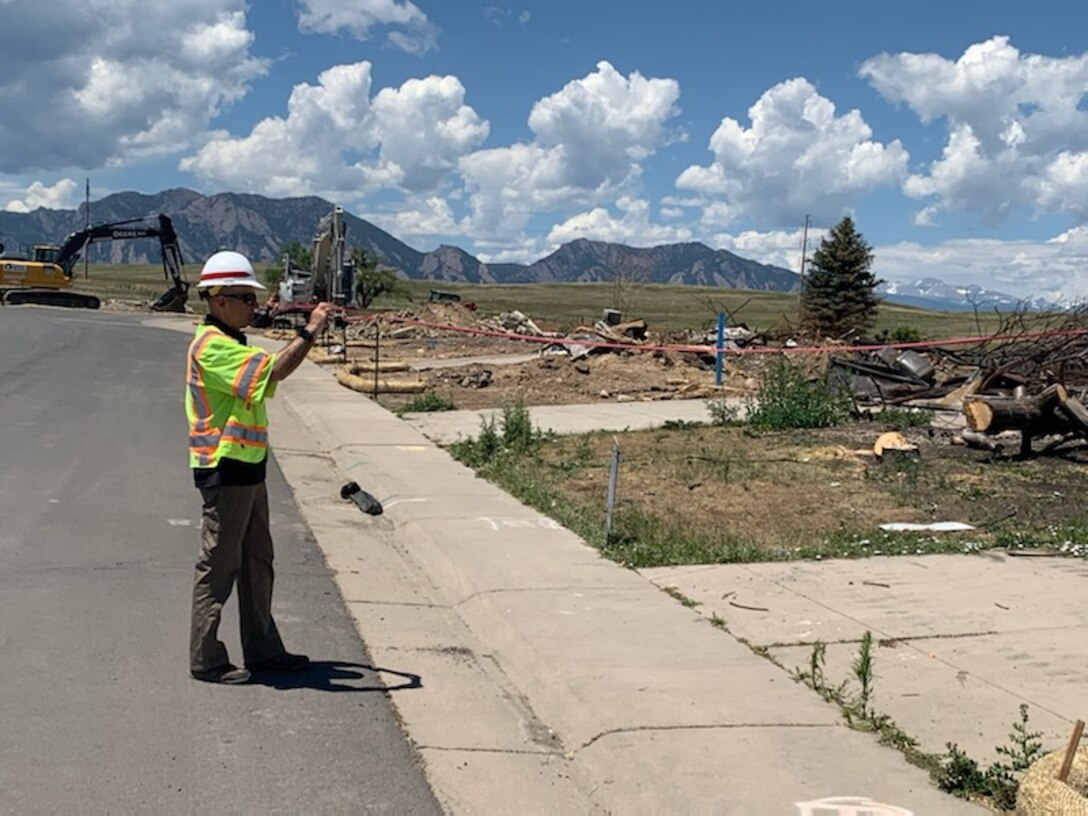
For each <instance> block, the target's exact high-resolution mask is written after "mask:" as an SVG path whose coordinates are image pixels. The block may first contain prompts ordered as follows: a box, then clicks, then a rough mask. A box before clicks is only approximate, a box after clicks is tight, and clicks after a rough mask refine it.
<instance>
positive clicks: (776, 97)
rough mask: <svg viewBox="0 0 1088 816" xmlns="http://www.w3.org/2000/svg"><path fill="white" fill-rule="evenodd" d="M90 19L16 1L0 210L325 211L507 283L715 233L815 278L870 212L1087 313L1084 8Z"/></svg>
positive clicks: (949, 265)
mask: <svg viewBox="0 0 1088 816" xmlns="http://www.w3.org/2000/svg"><path fill="white" fill-rule="evenodd" d="M90 6H91V4H88V3H86V2H85V0H54V2H51V3H50V4H43V3H40V2H32V0H6V2H0V29H3V30H4V31H6V32H13V31H14V32H20V33H22V35H23V36H22V37H20V38H16V39H15V40H14V41H13V40H12V39H11V38H10V36H9V37H8V40H7V41H8V45H7V46H6V47H5V62H4V66H5V67H4V70H3V73H0V106H2V109H3V110H5V111H6V112H7V113H6V114H5V116H4V117H3V119H2V120H0V208H6V209H9V210H16V211H25V210H28V209H33V208H34V207H37V206H49V207H72V206H74V205H75V204H77V203H78V201H79V200H80V198H81V196H82V191H83V179H84V178H87V177H89V178H90V179H91V185H92V198H97V197H101V196H103V195H106V194H108V193H110V192H116V191H120V190H129V189H134V190H139V191H142V192H155V191H158V190H161V189H165V188H167V187H174V186H185V187H190V188H193V189H196V190H199V191H201V192H205V193H213V192H219V191H225V190H229V191H235V192H255V193H261V194H265V195H270V196H275V197H284V196H290V195H309V194H317V195H322V196H324V197H326V198H328V199H330V200H331V201H334V202H336V203H339V204H342V205H343V206H345V207H346V208H347V209H349V210H350V211H352V212H354V213H356V214H358V215H360V216H362V217H364V218H367V219H368V220H371V221H372V222H374V223H376V224H377V225H379V226H381V227H383V228H384V229H387V230H388V231H390V232H392V233H393V234H394V235H396V236H397V237H399V238H401V239H402V240H404V241H406V242H407V243H409V244H411V245H412V246H414V247H416V248H418V249H421V250H428V249H432V248H434V247H435V246H437V245H438V244H440V243H447V244H455V245H458V246H461V247H463V248H465V249H466V250H468V251H470V252H473V253H474V254H476V255H478V256H479V257H481V258H482V259H484V260H488V261H505V260H517V261H531V260H535V259H536V258H539V257H541V256H543V255H545V254H547V253H548V252H550V251H552V250H554V249H555V248H556V247H558V246H559V245H561V244H562V243H564V242H565V241H569V240H572V239H574V238H578V237H586V238H591V239H598V240H608V241H618V242H623V243H627V244H630V245H633V246H652V245H655V244H660V243H669V242H674V241H687V240H694V241H702V242H704V243H706V244H708V245H710V246H713V247H715V248H725V249H729V250H731V251H734V252H736V253H737V254H740V255H742V256H745V257H751V258H755V259H757V260H760V261H764V262H769V263H776V264H779V265H782V266H786V267H788V268H791V269H795V270H796V269H797V267H798V264H799V260H800V244H801V225H802V223H803V221H804V217H805V215H810V216H811V218H812V222H813V227H814V229H813V233H812V235H813V239H814V240H818V239H819V237H820V234H821V232H820V231H821V230H822V229H826V228H827V227H829V226H831V225H832V224H833V223H834V222H835V221H837V220H838V219H839V218H840V217H841V216H842V215H844V214H850V215H852V216H853V217H854V218H855V220H856V222H857V224H858V227H859V228H860V229H861V231H862V232H863V234H864V235H865V236H866V237H867V239H868V240H869V241H870V243H872V244H873V245H874V248H875V251H876V263H875V267H876V272H877V274H878V275H880V276H882V277H884V278H886V279H889V280H910V279H913V278H918V277H923V276H932V277H938V278H941V279H943V280H946V281H948V282H951V283H958V284H967V283H977V284H980V285H983V286H986V287H988V288H992V289H997V290H1001V291H1005V292H1009V293H1011V294H1016V295H1024V296H1026V295H1042V296H1052V297H1056V296H1064V297H1066V298H1070V299H1073V298H1081V297H1085V296H1088V264H1086V263H1085V261H1088V225H1086V222H1088V38H1086V37H1085V35H1084V33H1083V32H1084V31H1086V30H1088V5H1086V4H1084V3H1083V2H1060V1H1059V2H1044V3H1038V4H1028V3H1025V2H1022V1H1021V2H1004V1H1003V0H996V1H991V2H976V1H975V0H957V2H942V3H936V2H929V1H928V0H920V2H915V3H912V4H910V5H909V7H907V6H902V5H896V6H892V5H889V4H878V3H872V2H854V1H853V0H850V1H848V2H847V1H843V0H840V1H839V2H835V3H825V4H816V3H800V2H776V1H775V0H769V1H768V2H760V3H756V4H744V5H741V4H739V3H729V2H710V1H709V0H708V1H707V2H702V1H701V0H700V1H696V0H675V1H674V2H672V3H660V2H647V1H646V0H626V1H625V2H604V0H582V2H579V3H574V2H567V1H566V0H552V2H535V0H534V1H533V2H518V3H504V2H491V3H476V2H465V1H463V0H461V1H459V2H450V0H446V1H445V2H427V0H415V2H407V1H406V0H261V3H259V4H258V3H251V4H250V5H248V6H247V5H246V4H245V3H244V2H243V0H171V2H169V3H167V2H162V0H140V2H137V0H112V2H110V3H108V4H103V5H102V6H101V7H100V8H97V9H92V8H90ZM12 42H14V43H15V44H14V45H11V43H12ZM20 42H22V43H24V44H25V47H20V46H19V45H18V43H20ZM43 42H50V43H53V44H54V47H53V48H52V49H49V50H47V49H43V48H42V47H41V44H42V43H43ZM14 111H18V112H19V115H14V114H13V112H14Z"/></svg>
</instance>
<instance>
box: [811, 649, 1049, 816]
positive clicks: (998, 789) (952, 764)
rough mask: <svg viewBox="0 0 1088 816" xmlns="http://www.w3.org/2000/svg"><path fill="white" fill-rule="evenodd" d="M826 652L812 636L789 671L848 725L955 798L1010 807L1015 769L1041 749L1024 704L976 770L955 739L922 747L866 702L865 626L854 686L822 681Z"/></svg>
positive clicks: (869, 658)
mask: <svg viewBox="0 0 1088 816" xmlns="http://www.w3.org/2000/svg"><path fill="white" fill-rule="evenodd" d="M826 654H827V645H826V644H825V643H822V642H819V641H817V642H816V643H814V644H813V646H812V653H811V655H810V657H809V664H808V667H807V669H801V668H795V669H794V670H793V671H792V672H791V673H790V674H791V677H793V679H794V680H796V681H797V682H799V683H803V684H804V685H806V686H808V687H809V688H811V689H812V690H813V691H815V692H816V693H817V694H819V695H820V696H821V697H822V698H823V699H824V700H825V701H827V702H829V703H834V704H835V705H837V706H838V707H839V710H840V711H841V712H842V715H843V717H844V718H845V719H846V722H847V724H848V725H849V726H850V727H851V728H854V729H857V730H861V731H872V732H875V733H877V734H878V735H879V739H880V743H881V744H882V745H888V746H891V747H893V748H896V749H898V750H899V751H900V753H902V754H903V756H904V757H905V758H906V759H907V761H908V762H910V763H911V764H912V765H917V766H918V767H920V768H924V769H926V770H928V771H929V774H930V776H931V777H932V778H933V781H934V782H936V784H937V786H938V787H939V788H940V789H941V790H943V791H945V792H946V793H951V794H952V795H953V796H957V797H959V798H961V799H970V800H979V799H982V800H985V801H986V802H988V803H989V804H990V805H991V806H992V807H993V808H994V809H996V810H998V811H1011V810H1012V809H1014V808H1015V807H1016V793H1017V790H1018V789H1019V786H1020V777H1021V775H1022V774H1023V772H1024V771H1026V770H1027V769H1028V768H1029V767H1031V765H1032V763H1033V762H1035V760H1037V759H1039V757H1041V756H1042V754H1043V743H1042V741H1041V740H1040V739H1039V737H1040V736H1042V734H1041V733H1040V732H1038V731H1031V730H1030V729H1029V727H1028V707H1027V705H1021V706H1020V720H1019V722H1016V723H1013V726H1012V731H1011V732H1010V734H1009V742H1008V744H1006V745H999V746H997V748H996V749H995V750H996V751H997V753H998V755H999V756H1001V757H1003V759H1000V760H998V761H997V762H994V763H993V764H992V765H991V766H990V767H989V768H987V769H986V770H982V768H980V767H979V764H978V762H977V761H975V760H974V759H972V758H971V757H969V756H968V755H967V754H966V753H965V752H963V751H961V750H960V748H959V746H957V745H956V744H955V743H948V744H947V746H946V747H947V749H948V753H947V754H945V755H939V754H932V753H927V752H925V751H922V750H921V749H920V748H919V744H918V741H917V740H916V739H914V738H913V737H911V736H910V735H909V734H907V733H906V732H905V731H903V730H902V729H901V728H899V726H898V725H896V724H895V721H894V720H892V719H891V717H889V716H887V715H886V714H880V713H878V712H877V711H876V709H875V708H874V707H873V706H872V705H871V702H872V697H873V679H874V677H875V674H874V671H873V635H872V633H871V632H869V631H866V632H865V634H864V635H863V636H862V638H861V642H860V643H859V644H858V651H857V655H856V656H855V657H854V661H853V663H852V664H851V670H852V672H853V674H854V679H855V680H857V682H858V686H859V688H858V691H857V692H856V693H851V691H850V689H849V684H848V681H843V682H842V683H840V684H839V685H837V686H833V685H831V684H830V683H829V682H828V681H827V678H826V675H825V673H824V660H825V657H826Z"/></svg>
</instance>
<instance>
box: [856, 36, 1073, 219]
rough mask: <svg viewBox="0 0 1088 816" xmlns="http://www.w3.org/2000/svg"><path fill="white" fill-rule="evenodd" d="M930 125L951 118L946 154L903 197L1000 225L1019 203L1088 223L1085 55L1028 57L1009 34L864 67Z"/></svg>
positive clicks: (888, 57)
mask: <svg viewBox="0 0 1088 816" xmlns="http://www.w3.org/2000/svg"><path fill="white" fill-rule="evenodd" d="M859 73H860V75H861V76H862V77H864V78H866V79H868V80H869V82H870V84H871V85H872V86H873V87H874V88H876V90H877V91H878V92H879V93H880V94H881V95H882V96H884V98H886V99H888V100H889V101H891V102H896V103H905V104H906V105H908V106H909V107H910V108H911V110H913V111H914V112H915V113H916V114H917V115H918V117H919V118H920V119H921V120H922V121H923V122H926V123H929V122H934V121H937V120H941V119H943V120H945V122H946V126H947V129H948V141H947V144H946V145H945V147H944V151H943V153H942V155H941V157H940V158H939V159H937V160H935V161H934V162H933V163H932V164H931V165H930V166H929V167H928V168H926V170H925V171H924V172H920V173H916V174H914V175H912V176H910V177H909V178H908V179H907V180H906V183H905V184H904V191H905V192H906V193H907V194H908V195H910V196H913V197H915V198H920V199H926V200H929V201H935V202H937V203H938V204H939V205H940V206H942V207H944V208H947V209H953V210H962V211H967V212H974V213H978V214H979V215H980V216H981V217H982V218H983V220H984V221H985V222H987V223H990V224H994V223H998V222H1000V221H1002V220H1003V219H1004V218H1005V217H1007V216H1008V215H1009V214H1011V213H1012V212H1013V211H1015V210H1016V209H1017V208H1021V207H1032V208H1035V209H1036V210H1038V211H1041V212H1050V213H1062V214H1066V215H1069V216H1072V217H1073V218H1075V219H1077V220H1078V221H1079V222H1083V221H1085V220H1088V203H1086V202H1088V199H1086V197H1085V194H1086V193H1088V175H1086V173H1085V169H1084V168H1085V167H1086V166H1088V112H1086V111H1085V110H1084V109H1083V105H1082V100H1083V98H1084V95H1085V91H1086V90H1088V54H1080V55H1077V56H1072V57H1060V58H1058V57H1048V56H1042V55H1038V54H1022V53H1021V52H1020V51H1019V50H1018V49H1017V48H1015V47H1014V46H1013V45H1011V44H1010V42H1009V38H1008V37H1003V36H999V37H993V38H991V39H989V40H987V41H985V42H981V43H976V44H974V45H971V46H970V47H969V48H967V49H966V50H965V51H964V52H963V54H962V55H961V56H960V57H959V58H958V59H956V60H950V59H947V58H945V57H943V56H941V55H939V54H916V53H907V52H904V53H898V54H881V55H880V56H877V57H873V58H872V59H869V60H866V61H865V62H864V63H863V64H862V66H861V68H860V71H859Z"/></svg>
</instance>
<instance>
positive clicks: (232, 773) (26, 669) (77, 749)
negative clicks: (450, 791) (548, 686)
mask: <svg viewBox="0 0 1088 816" xmlns="http://www.w3.org/2000/svg"><path fill="white" fill-rule="evenodd" d="M185 345H186V338H185V335H182V334H179V333H176V332H171V331H163V330H157V329H150V328H145V327H143V326H140V325H139V322H138V316H134V315H126V314H119V313H108V312H85V311H75V310H64V309H47V308H37V307H7V308H3V309H0V350H2V353H0V462H2V465H0V812H5V813H8V812H10V813H20V814H22V813H39V812H41V813H76V812H80V813H131V812H148V811H153V812H157V813H213V812H214V813H250V812H258V811H260V812H272V813H347V812H350V813H396V814H417V813H439V812H440V808H439V807H438V805H437V803H436V802H435V800H434V798H433V795H432V793H431V791H430V788H429V787H428V786H427V783H426V781H425V780H424V777H423V774H422V771H421V770H420V769H419V767H418V762H417V758H416V756H415V755H414V753H413V752H412V750H411V747H410V746H409V744H408V742H407V739H406V737H405V735H404V733H403V732H402V731H401V729H400V727H399V725H398V724H397V721H396V719H395V717H394V715H393V713H392V710H391V707H390V704H389V700H388V698H387V696H386V694H387V693H389V694H412V693H414V691H413V687H414V686H416V685H417V684H418V683H419V682H420V681H419V679H418V678H414V677H411V676H404V675H398V674H396V673H394V672H391V671H390V672H384V671H383V672H378V671H376V670H375V668H374V667H372V666H371V665H370V660H369V658H368V656H367V653H366V649H365V646H364V644H363V643H362V642H361V641H360V640H359V637H358V635H357V634H356V631H355V629H354V626H353V625H352V623H351V621H350V620H349V618H348V616H347V613H346V612H345V610H344V608H343V605H342V604H341V602H340V598H339V596H338V594H337V591H336V588H335V586H334V584H333V582H332V579H331V578H330V576H329V573H328V571H327V569H326V567H325V565H324V562H323V560H322V558H321V556H320V554H319V552H318V551H317V550H316V548H315V546H314V542H313V539H312V536H311V534H310V533H309V531H308V529H307V528H306V526H305V524H304V523H303V522H302V520H301V518H300V517H299V514H298V511H297V508H296V507H295V504H294V501H293V499H292V497H291V493H290V490H289V488H288V487H287V485H286V483H285V482H284V481H283V478H282V476H281V475H280V473H279V470H278V469H277V468H275V467H273V468H271V475H270V480H269V489H270V494H271V502H272V526H273V534H274V536H275V539H276V547H277V585H276V601H275V611H276V614H277V619H278V621H279V623H280V630H281V632H282V633H283V636H284V640H285V642H286V643H287V646H288V648H289V649H291V650H293V651H304V652H306V653H308V654H309V655H310V656H311V658H313V660H314V661H315V662H314V664H313V665H312V666H311V668H310V669H309V670H308V671H307V672H306V673H304V674H301V675H298V676H287V677H281V680H280V681H277V680H275V679H270V680H265V681H263V682H261V683H257V684H252V685H248V686H240V687H226V686H214V685H208V684H204V683H198V682H196V681H194V680H192V679H191V678H190V677H189V673H188V662H187V652H188V616H189V593H190V588H191V575H192V565H193V561H194V559H195V557H196V553H197V547H198V529H199V501H198V494H197V492H196V490H195V489H194V488H193V486H192V482H191V477H190V474H189V472H188V469H187V466H186V465H187V462H186V452H185V425H184V418H183V417H184V414H183V408H182V402H181V395H182V376H183V369H184V353H185ZM272 432H273V445H274V436H275V428H273V429H272ZM223 635H224V639H225V640H226V642H227V645H228V647H229V648H230V650H231V654H232V657H234V658H236V659H237V660H240V658H241V652H240V648H239V647H238V637H237V618H236V613H235V611H234V604H233V601H232V603H231V604H230V605H229V606H228V614H227V616H226V618H225V620H224V623H223ZM383 683H384V685H385V686H386V687H388V688H389V691H388V692H386V691H385V690H384V689H383Z"/></svg>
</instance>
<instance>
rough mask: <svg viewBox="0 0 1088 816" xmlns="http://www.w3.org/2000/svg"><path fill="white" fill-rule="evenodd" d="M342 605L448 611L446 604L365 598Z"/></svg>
mask: <svg viewBox="0 0 1088 816" xmlns="http://www.w3.org/2000/svg"><path fill="white" fill-rule="evenodd" d="M344 603H352V604H365V605H366V606H397V607H407V608H417V609H445V610H447V611H448V610H450V609H452V607H450V606H449V605H448V604H439V603H423V602H421V601H375V600H367V599H366V598H344Z"/></svg>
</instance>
